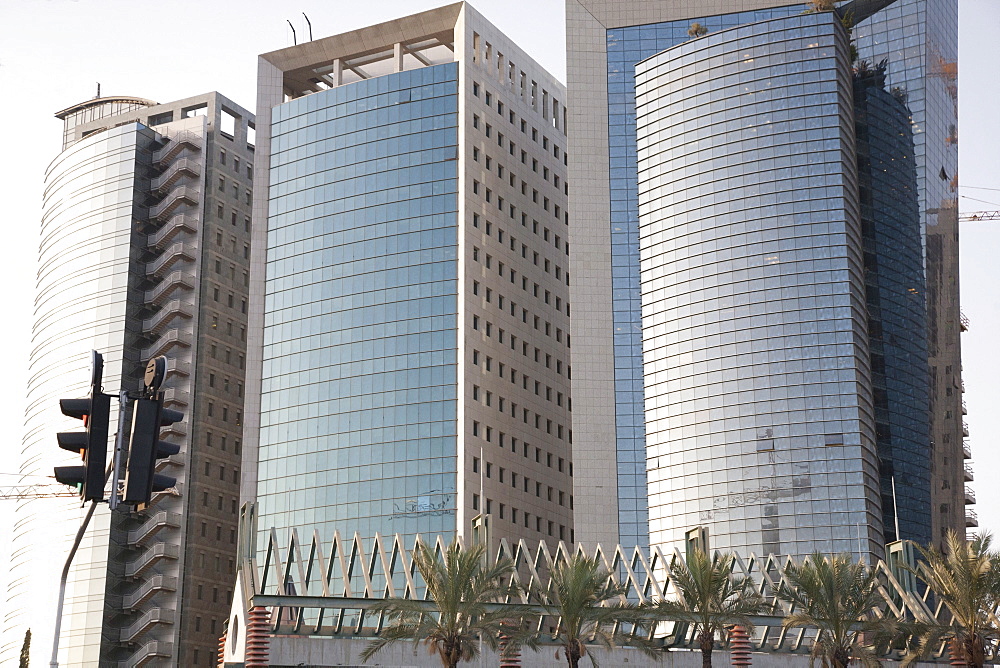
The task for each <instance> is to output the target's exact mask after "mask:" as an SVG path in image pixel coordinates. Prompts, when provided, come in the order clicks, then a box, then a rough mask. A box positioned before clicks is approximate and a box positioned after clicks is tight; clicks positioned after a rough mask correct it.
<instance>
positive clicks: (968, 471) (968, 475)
mask: <svg viewBox="0 0 1000 668" xmlns="http://www.w3.org/2000/svg"><path fill="white" fill-rule="evenodd" d="M964 469H965V482H972V481H973V480H975V476H974V475H972V464H970V463H968V462H966V463H965V466H964Z"/></svg>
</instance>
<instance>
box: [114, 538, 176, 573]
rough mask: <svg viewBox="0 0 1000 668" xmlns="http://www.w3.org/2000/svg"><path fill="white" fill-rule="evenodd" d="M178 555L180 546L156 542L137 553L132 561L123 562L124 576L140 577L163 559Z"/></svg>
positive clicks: (173, 557) (174, 557)
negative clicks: (136, 556)
mask: <svg viewBox="0 0 1000 668" xmlns="http://www.w3.org/2000/svg"><path fill="white" fill-rule="evenodd" d="M179 555H180V548H178V547H177V546H176V545H170V544H168V543H156V544H155V545H153V546H151V547H150V548H149V549H148V550H146V551H145V552H143V553H142V554H140V555H139V557H138V558H137V559H135V560H134V561H130V562H128V563H127V564H125V577H126V578H127V579H135V578H137V577H141V576H142V574H143V573H145V572H146V571H148V570H149V569H150V568H152V567H153V566H155V565H156V564H157V563H159V562H160V561H161V560H163V559H177V557H178V556H179Z"/></svg>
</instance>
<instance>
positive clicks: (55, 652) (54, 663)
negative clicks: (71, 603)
mask: <svg viewBox="0 0 1000 668" xmlns="http://www.w3.org/2000/svg"><path fill="white" fill-rule="evenodd" d="M95 508H97V501H91V502H90V509H89V510H88V511H87V515H86V516H85V517H84V518H83V524H81V525H80V530H79V531H77V532H76V540H74V541H73V547H72V548H70V551H69V556H68V557H66V565H65V566H63V570H62V578H61V579H60V580H59V602H58V604H57V605H56V632H55V636H54V637H53V639H52V659H51V660H50V661H49V666H50V668H59V631H60V627H62V611H63V601H64V600H65V598H66V580H67V579H68V578H69V567H70V566H71V565H72V564H73V557H74V556H76V550H77V548H78V547H80V541H82V540H83V534H85V533H86V532H87V525H88V524H90V518H91V517H93V516H94V509H95Z"/></svg>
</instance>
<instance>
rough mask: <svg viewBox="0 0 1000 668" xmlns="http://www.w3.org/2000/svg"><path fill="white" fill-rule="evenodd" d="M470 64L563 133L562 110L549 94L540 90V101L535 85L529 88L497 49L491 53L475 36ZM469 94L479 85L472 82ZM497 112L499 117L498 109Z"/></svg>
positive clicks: (476, 93) (525, 78)
mask: <svg viewBox="0 0 1000 668" xmlns="http://www.w3.org/2000/svg"><path fill="white" fill-rule="evenodd" d="M472 62H473V63H474V64H476V65H479V66H480V67H481V68H483V70H485V72H486V74H488V75H489V76H493V77H496V78H498V79H499V80H500V81H501V82H502V84H503V85H504V86H506V87H507V88H508V89H510V90H511V91H514V93H515V95H518V96H519V97H520V98H521V100H522V101H523V102H524V103H525V104H527V105H529V106H531V108H532V110H533V111H535V112H539V111H540V112H541V115H542V119H543V120H544V121H545V122H546V123H547V124H551V125H552V127H554V128H556V129H557V130H561V131H563V132H564V133H565V128H566V107H564V106H560V104H559V100H558V99H557V98H556V96H555V95H551V94H549V91H547V90H545V89H544V88H542V95H541V99H539V96H538V82H537V81H535V80H534V79H532V80H531V85H530V86H529V85H528V75H527V74H525V72H524V70H522V69H520V68H519V67H518V66H517V65H516V64H514V62H513V61H512V60H509V59H507V58H506V57H504V55H503V53H502V52H501V51H500V50H499V49H494V48H493V45H492V44H490V43H489V42H488V41H486V40H485V39H483V38H482V36H480V34H479V33H477V32H473V33H472ZM518 72H520V76H517V74H518ZM472 92H473V95H476V96H478V95H479V82H477V81H474V82H473V87H472ZM487 100H488V101H487V104H491V103H492V100H491V99H490V98H487ZM539 105H540V107H541V108H539ZM500 112H501V113H503V108H502V107H501V108H500ZM511 122H512V123H513V117H511Z"/></svg>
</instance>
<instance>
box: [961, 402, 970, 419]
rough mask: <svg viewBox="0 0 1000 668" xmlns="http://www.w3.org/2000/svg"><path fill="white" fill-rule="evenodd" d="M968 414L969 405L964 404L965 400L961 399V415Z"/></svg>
mask: <svg viewBox="0 0 1000 668" xmlns="http://www.w3.org/2000/svg"><path fill="white" fill-rule="evenodd" d="M968 414H969V405H968V404H967V403H965V399H962V415H968Z"/></svg>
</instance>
